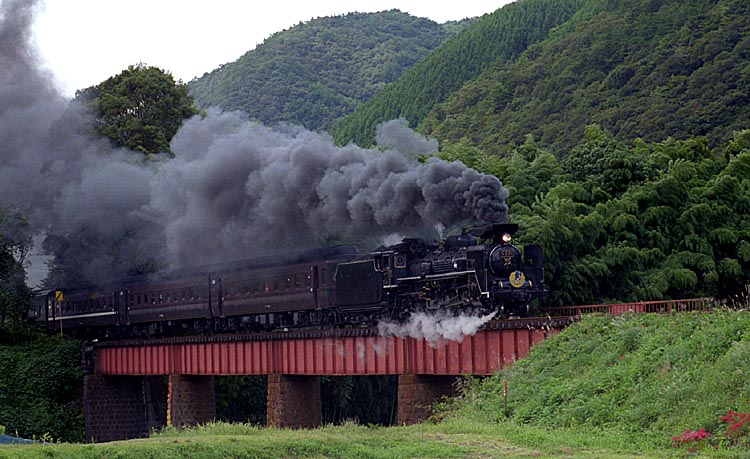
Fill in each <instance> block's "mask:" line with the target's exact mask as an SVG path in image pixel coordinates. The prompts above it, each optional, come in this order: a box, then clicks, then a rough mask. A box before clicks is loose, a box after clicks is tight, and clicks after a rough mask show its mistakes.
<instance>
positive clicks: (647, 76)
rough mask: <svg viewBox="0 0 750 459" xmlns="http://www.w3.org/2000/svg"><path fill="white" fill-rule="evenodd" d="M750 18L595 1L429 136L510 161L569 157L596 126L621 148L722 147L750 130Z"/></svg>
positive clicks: (728, 5) (457, 98)
mask: <svg viewBox="0 0 750 459" xmlns="http://www.w3.org/2000/svg"><path fill="white" fill-rule="evenodd" d="M521 1H523V0H521ZM748 18H750V3H749V2H747V1H746V0H716V1H708V0H688V1H686V0H609V1H601V0H591V1H590V2H588V4H587V5H586V6H585V7H584V8H582V9H581V10H580V11H579V12H578V14H576V15H575V16H574V17H573V18H572V19H571V20H570V21H569V22H568V23H566V24H565V25H564V26H563V27H561V28H560V29H559V30H556V31H555V33H552V34H551V35H550V37H549V38H548V39H547V40H545V41H543V42H541V43H538V44H536V45H534V46H531V47H530V48H529V49H528V50H527V51H526V52H524V53H523V54H522V55H521V56H520V57H519V58H518V59H515V60H506V61H504V62H503V61H499V62H498V65H495V66H493V67H492V68H491V69H489V70H488V71H486V72H484V73H483V74H482V75H481V77H479V78H477V79H476V80H474V81H472V82H470V83H469V84H467V85H465V86H464V87H463V88H461V90H459V91H458V92H456V93H455V94H453V95H452V96H451V98H450V99H449V100H448V101H447V102H445V103H444V104H442V105H441V106H439V107H436V108H434V109H433V110H432V111H431V113H430V114H429V115H428V116H427V117H426V118H425V119H422V120H421V123H420V129H421V130H422V131H424V132H426V133H429V134H431V135H433V136H435V137H437V138H439V139H440V140H442V141H444V142H445V141H447V142H458V141H460V140H463V142H468V143H469V144H472V145H474V146H478V147H480V148H481V149H482V150H484V151H485V152H488V153H500V154H503V153H507V152H509V151H510V150H511V149H512V148H513V146H514V145H518V144H521V143H522V142H523V141H524V138H525V136H526V135H528V134H532V135H533V137H534V138H535V139H536V141H537V142H538V144H539V145H541V146H544V147H546V148H549V149H550V150H551V151H552V152H553V153H555V154H557V155H565V154H567V152H569V151H570V149H571V148H572V147H573V146H575V145H576V144H577V143H578V142H579V141H580V139H582V137H583V132H584V128H585V126H587V125H590V124H598V125H599V126H601V127H602V128H603V129H604V130H605V131H608V132H611V133H612V134H613V135H614V136H615V137H616V138H617V139H620V140H627V141H630V140H632V139H635V138H642V139H644V140H647V141H661V140H664V139H666V138H668V137H673V138H676V139H687V138H691V137H696V136H705V137H706V138H707V139H708V141H709V145H710V146H712V147H713V146H717V145H721V144H724V143H725V142H727V141H728V140H730V139H731V135H732V132H733V131H736V130H740V129H743V128H747V126H748V120H749V119H750V104H748V101H750V20H748ZM469 32H471V31H470V30H469V31H467V32H466V33H469ZM363 109H364V107H363ZM360 129H362V130H364V129H366V126H361V127H360Z"/></svg>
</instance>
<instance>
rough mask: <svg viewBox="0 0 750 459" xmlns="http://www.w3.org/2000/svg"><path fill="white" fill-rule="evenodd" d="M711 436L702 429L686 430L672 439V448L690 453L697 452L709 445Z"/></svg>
mask: <svg viewBox="0 0 750 459" xmlns="http://www.w3.org/2000/svg"><path fill="white" fill-rule="evenodd" d="M711 436H712V435H711V432H707V431H706V430H705V429H702V428H701V429H700V430H690V429H688V430H686V431H684V432H682V433H681V434H679V435H677V436H676V437H672V448H682V449H687V450H688V451H690V452H691V453H692V452H697V451H700V450H702V449H704V448H705V447H706V446H708V445H709V439H710V438H711Z"/></svg>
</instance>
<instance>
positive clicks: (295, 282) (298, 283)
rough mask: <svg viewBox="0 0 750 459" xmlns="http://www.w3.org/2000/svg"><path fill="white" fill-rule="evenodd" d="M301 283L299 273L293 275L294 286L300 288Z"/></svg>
mask: <svg viewBox="0 0 750 459" xmlns="http://www.w3.org/2000/svg"><path fill="white" fill-rule="evenodd" d="M301 285H302V280H301V279H300V277H299V274H295V275H294V288H300V286H301Z"/></svg>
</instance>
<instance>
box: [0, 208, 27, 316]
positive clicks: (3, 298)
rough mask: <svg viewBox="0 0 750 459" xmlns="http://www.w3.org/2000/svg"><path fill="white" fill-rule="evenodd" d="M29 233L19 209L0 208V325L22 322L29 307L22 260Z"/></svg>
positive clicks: (24, 256)
mask: <svg viewBox="0 0 750 459" xmlns="http://www.w3.org/2000/svg"><path fill="white" fill-rule="evenodd" d="M30 249H31V233H30V230H29V225H28V223H27V221H26V219H25V218H24V217H23V215H22V214H21V213H20V212H17V211H14V210H3V209H0V324H2V323H4V322H23V321H24V320H25V319H26V315H27V313H28V311H29V308H30V306H31V290H30V289H29V287H27V286H26V271H25V270H24V261H25V259H26V255H27V254H28V252H29V250H30Z"/></svg>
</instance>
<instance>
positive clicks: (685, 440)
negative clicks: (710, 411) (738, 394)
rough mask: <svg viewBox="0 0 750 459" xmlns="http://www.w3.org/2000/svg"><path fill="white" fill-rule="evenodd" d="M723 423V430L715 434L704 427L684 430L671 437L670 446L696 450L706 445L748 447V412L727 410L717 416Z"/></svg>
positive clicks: (715, 447)
mask: <svg viewBox="0 0 750 459" xmlns="http://www.w3.org/2000/svg"><path fill="white" fill-rule="evenodd" d="M719 421H721V422H722V423H723V425H724V431H723V432H719V433H717V435H716V436H714V435H712V434H711V432H708V431H706V430H705V429H702V428H701V429H699V430H690V429H688V430H685V431H684V432H682V433H681V434H680V435H677V436H675V437H672V447H673V448H680V449H684V450H687V451H689V452H698V451H701V450H703V449H704V448H706V447H709V446H710V447H712V448H714V449H719V445H722V447H739V448H743V447H750V413H738V412H736V411H733V410H729V411H727V414H726V415H725V416H722V417H720V418H719Z"/></svg>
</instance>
